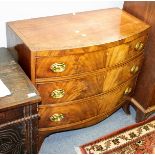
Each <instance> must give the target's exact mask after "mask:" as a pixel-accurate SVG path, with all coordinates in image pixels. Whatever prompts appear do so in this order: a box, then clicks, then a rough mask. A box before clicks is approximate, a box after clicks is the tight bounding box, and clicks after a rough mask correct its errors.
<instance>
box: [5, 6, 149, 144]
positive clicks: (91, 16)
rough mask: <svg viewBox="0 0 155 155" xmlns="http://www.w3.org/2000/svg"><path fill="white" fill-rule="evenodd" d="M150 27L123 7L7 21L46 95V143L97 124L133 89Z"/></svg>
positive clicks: (42, 132) (11, 39) (10, 38)
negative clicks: (63, 133)
mask: <svg viewBox="0 0 155 155" xmlns="http://www.w3.org/2000/svg"><path fill="white" fill-rule="evenodd" d="M148 29H149V25H147V24H145V23H144V22H142V21H140V20H139V19H137V18H135V17H133V16H131V15H130V14H128V13H126V12H124V11H122V10H120V9H117V8H113V9H106V10H97V11H88V12H83V13H73V14H66V15H59V16H53V17H43V18H37V19H29V20H21V21H15V22H9V23H7V42H8V48H9V49H12V51H14V49H16V50H17V53H18V60H19V63H20V64H21V66H22V67H23V69H24V70H25V72H26V73H27V75H28V76H29V77H30V79H31V80H32V82H33V83H34V84H35V86H36V88H37V89H38V91H39V92H40V94H41V97H42V105H40V106H39V114H40V121H39V136H40V143H41V141H42V140H43V138H44V137H45V136H47V135H48V134H50V133H52V132H58V131H63V130H69V129H77V128H81V127H87V126H90V125H93V124H95V123H97V122H99V121H101V120H103V119H105V118H106V117H108V116H109V115H111V114H112V113H113V112H114V111H116V110H117V109H118V108H119V107H120V106H122V104H123V102H124V100H125V99H124V96H125V95H128V94H129V95H130V93H131V92H133V89H134V86H135V83H136V79H137V75H138V73H139V70H140V68H141V65H142V60H143V48H144V45H145V42H146V39H147V34H148Z"/></svg>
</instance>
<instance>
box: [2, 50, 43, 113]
mask: <svg viewBox="0 0 155 155" xmlns="http://www.w3.org/2000/svg"><path fill="white" fill-rule="evenodd" d="M0 79H1V80H2V82H3V83H4V84H5V85H6V87H7V88H8V89H9V90H10V91H11V95H9V96H5V97H0V111H1V110H5V109H10V108H13V107H18V106H23V105H26V104H32V103H36V102H40V101H41V98H40V96H39V93H38V91H37V90H36V88H35V87H34V86H33V85H32V84H31V82H30V80H29V79H28V77H27V76H26V75H25V73H24V72H23V70H22V69H21V67H20V66H19V65H18V64H17V63H16V62H15V60H14V59H13V58H12V56H11V55H10V53H9V51H8V50H6V49H5V48H0ZM31 93H35V94H36V95H35V96H32V97H31V95H32V94H31Z"/></svg>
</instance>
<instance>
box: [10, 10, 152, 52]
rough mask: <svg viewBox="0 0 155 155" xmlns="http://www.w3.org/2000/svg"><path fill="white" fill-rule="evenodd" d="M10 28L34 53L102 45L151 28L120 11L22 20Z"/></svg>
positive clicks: (100, 11)
mask: <svg viewBox="0 0 155 155" xmlns="http://www.w3.org/2000/svg"><path fill="white" fill-rule="evenodd" d="M7 25H8V26H9V27H10V28H11V29H12V30H13V31H15V33H16V34H17V35H18V36H19V37H20V39H21V40H22V41H23V42H24V43H25V44H26V45H27V46H28V47H29V49H30V50H31V51H44V50H65V49H73V48H81V47H88V46H94V45H101V44H106V43H110V42H115V41H118V40H122V39H125V38H127V37H130V36H133V35H135V34H137V33H140V32H143V31H144V30H146V29H148V28H149V26H148V25H147V24H145V23H144V22H142V21H141V20H139V19H137V18H135V17H134V16H132V15H130V14H128V13H126V12H125V11H123V10H121V9H118V8H112V9H102V10H95V11H87V12H81V13H75V14H74V13H73V14H65V15H57V16H50V17H41V18H35V19H27V20H20V21H14V22H9V23H7Z"/></svg>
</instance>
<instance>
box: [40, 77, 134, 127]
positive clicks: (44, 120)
mask: <svg viewBox="0 0 155 155" xmlns="http://www.w3.org/2000/svg"><path fill="white" fill-rule="evenodd" d="M134 84H135V79H132V80H130V81H128V82H126V83H125V84H123V85H121V86H120V87H118V88H117V89H115V90H114V91H111V92H109V93H107V94H104V95H100V96H95V97H91V98H87V99H83V100H77V101H73V102H67V103H63V104H57V105H51V106H50V105H46V106H44V105H43V106H40V107H39V114H40V116H41V120H40V122H39V127H40V128H47V127H55V126H61V125H67V124H70V123H76V122H79V121H82V120H86V119H89V118H92V117H95V116H98V115H103V117H106V116H107V115H108V114H110V113H112V112H113V111H114V110H115V109H116V108H117V107H119V106H120V103H121V101H122V99H123V96H124V92H125V91H126V90H127V88H133V87H134ZM126 92H127V91H126ZM130 92H131V91H130Z"/></svg>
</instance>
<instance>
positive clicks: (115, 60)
mask: <svg viewBox="0 0 155 155" xmlns="http://www.w3.org/2000/svg"><path fill="white" fill-rule="evenodd" d="M146 39H147V36H143V37H140V38H138V39H136V40H134V41H131V42H128V43H126V44H122V45H119V46H116V47H114V48H109V49H107V61H106V67H112V66H114V65H116V64H119V63H122V62H125V61H127V60H129V59H130V58H133V57H134V56H136V55H138V54H141V53H142V52H143V49H144V45H145V42H146Z"/></svg>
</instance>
